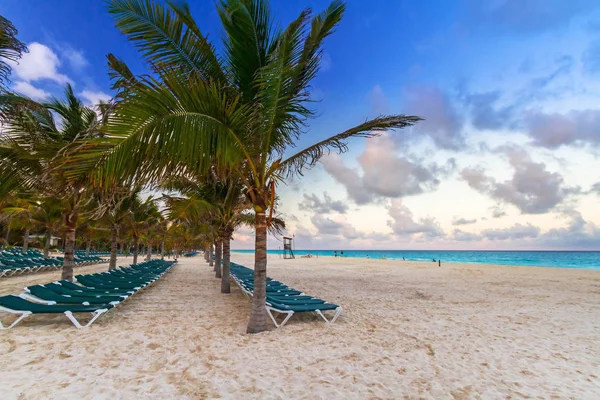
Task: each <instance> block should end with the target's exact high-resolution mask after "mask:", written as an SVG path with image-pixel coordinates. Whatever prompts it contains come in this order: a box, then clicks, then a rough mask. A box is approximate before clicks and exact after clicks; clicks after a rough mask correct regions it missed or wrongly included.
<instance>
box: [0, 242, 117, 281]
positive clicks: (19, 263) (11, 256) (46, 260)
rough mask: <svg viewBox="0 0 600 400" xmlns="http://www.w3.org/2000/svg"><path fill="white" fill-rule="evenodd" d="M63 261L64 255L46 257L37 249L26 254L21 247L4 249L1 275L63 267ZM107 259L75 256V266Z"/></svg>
mask: <svg viewBox="0 0 600 400" xmlns="http://www.w3.org/2000/svg"><path fill="white" fill-rule="evenodd" d="M63 261H64V258H63V257H56V258H53V257H44V256H43V254H42V253H41V252H39V251H37V250H27V252H25V254H23V253H22V252H21V250H20V249H11V250H4V251H2V252H0V277H3V276H12V275H21V274H24V273H31V272H38V271H43V270H52V269H59V268H62V265H63ZM105 261H106V260H104V259H102V258H100V257H98V256H85V255H83V256H79V255H77V256H75V266H85V265H92V264H97V263H100V262H105Z"/></svg>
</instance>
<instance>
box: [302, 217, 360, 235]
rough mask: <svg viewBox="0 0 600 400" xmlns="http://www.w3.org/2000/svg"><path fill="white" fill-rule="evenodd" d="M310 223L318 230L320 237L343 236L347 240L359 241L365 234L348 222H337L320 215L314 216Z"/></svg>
mask: <svg viewBox="0 0 600 400" xmlns="http://www.w3.org/2000/svg"><path fill="white" fill-rule="evenodd" d="M310 222H312V224H313V225H314V226H315V228H317V231H318V233H319V234H320V235H341V236H343V237H344V238H346V239H349V240H352V239H358V238H360V237H363V236H364V234H363V233H361V232H358V231H357V230H356V229H355V228H354V227H353V226H352V225H350V224H349V223H347V222H337V221H334V220H332V219H331V218H327V217H324V216H322V215H320V214H314V215H313V216H312V218H311V219H310Z"/></svg>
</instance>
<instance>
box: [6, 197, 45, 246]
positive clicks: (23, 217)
mask: <svg viewBox="0 0 600 400" xmlns="http://www.w3.org/2000/svg"><path fill="white" fill-rule="evenodd" d="M11 203H12V204H11V205H10V206H9V207H3V208H2V209H1V210H0V214H1V216H2V217H3V218H0V219H6V220H10V224H9V226H12V227H16V228H17V229H23V231H24V233H23V247H22V252H23V254H25V253H27V249H28V247H29V234H30V232H31V229H32V228H35V227H36V225H37V220H36V219H35V216H36V214H37V213H38V212H39V204H38V201H37V200H35V199H32V198H27V197H23V198H17V199H15V200H14V201H12V202H11Z"/></svg>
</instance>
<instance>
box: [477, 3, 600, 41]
mask: <svg viewBox="0 0 600 400" xmlns="http://www.w3.org/2000/svg"><path fill="white" fill-rule="evenodd" d="M595 8H598V3H597V2H596V1H595V0H571V1H564V0H528V1H523V0H504V1H502V0H500V1H493V2H491V1H490V2H482V1H478V0H471V1H470V2H469V10H470V12H471V17H472V20H473V21H476V22H477V23H479V24H482V25H484V26H486V27H488V26H491V27H496V28H499V29H500V30H503V31H506V32H510V33H537V32H545V31H548V30H551V29H557V28H561V27H563V26H567V25H568V24H569V22H570V21H571V20H572V19H573V18H574V17H576V16H578V15H581V14H584V13H587V12H589V11H591V10H593V9H595Z"/></svg>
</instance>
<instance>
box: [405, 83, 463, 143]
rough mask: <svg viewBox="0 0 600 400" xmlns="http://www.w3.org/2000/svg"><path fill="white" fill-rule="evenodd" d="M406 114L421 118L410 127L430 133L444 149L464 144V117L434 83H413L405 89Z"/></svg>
mask: <svg viewBox="0 0 600 400" xmlns="http://www.w3.org/2000/svg"><path fill="white" fill-rule="evenodd" d="M405 109H406V110H407V114H413V115H418V116H419V117H422V118H424V119H425V120H424V121H420V122H419V123H418V124H416V125H415V126H414V127H413V128H412V130H413V132H414V133H416V134H425V135H428V136H429V137H431V139H432V140H433V141H434V143H435V144H436V145H437V146H439V147H441V148H444V149H451V150H458V149H459V148H460V147H461V146H462V145H463V144H464V137H463V132H462V129H463V124H464V120H463V118H462V116H461V115H459V113H458V111H457V110H456V108H455V106H454V105H453V103H452V101H451V100H450V98H449V97H448V96H447V95H446V94H445V93H444V92H442V91H441V90H440V89H438V88H437V87H434V86H415V87H412V88H411V89H409V90H408V92H407V93H406V104H405Z"/></svg>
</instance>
